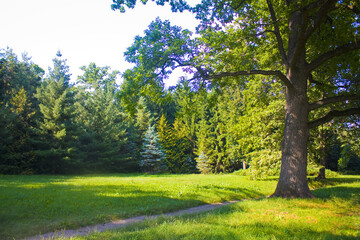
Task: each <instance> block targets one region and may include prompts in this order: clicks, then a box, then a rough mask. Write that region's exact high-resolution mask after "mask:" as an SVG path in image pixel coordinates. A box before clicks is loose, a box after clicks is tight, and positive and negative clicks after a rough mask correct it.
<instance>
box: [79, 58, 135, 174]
mask: <svg viewBox="0 0 360 240" xmlns="http://www.w3.org/2000/svg"><path fill="white" fill-rule="evenodd" d="M81 69H82V70H83V71H84V74H83V75H82V76H79V82H78V83H79V84H78V94H77V99H78V104H77V113H78V114H77V117H76V122H77V125H78V126H79V128H80V129H81V130H82V131H81V132H80V133H79V139H78V147H77V150H78V151H77V159H79V161H80V162H81V163H82V166H83V171H84V170H87V171H92V172H93V171H96V172H104V171H106V172H126V171H134V170H135V165H136V164H135V161H133V160H132V159H130V155H129V152H130V151H129V149H128V148H127V145H128V139H127V136H126V135H127V133H126V123H125V116H124V113H123V110H122V107H121V105H120V104H119V102H118V101H117V99H116V96H115V94H116V87H117V86H116V83H115V79H116V75H117V74H118V72H117V71H113V72H110V68H108V67H97V66H96V64H95V63H90V64H89V66H87V67H86V66H84V67H82V68H81Z"/></svg>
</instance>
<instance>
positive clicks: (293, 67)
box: [272, 11, 313, 198]
mask: <svg viewBox="0 0 360 240" xmlns="http://www.w3.org/2000/svg"><path fill="white" fill-rule="evenodd" d="M304 19H305V18H304V16H303V14H302V13H301V12H300V11H296V12H293V13H292V14H291V16H290V19H289V42H288V55H287V61H288V64H287V76H286V77H287V79H288V80H289V81H290V83H291V85H290V86H289V85H287V87H286V106H285V128H284V140H283V142H282V157H281V171H280V177H279V182H278V185H277V187H276V190H275V193H274V194H273V195H272V197H284V198H312V197H313V195H312V193H311V191H310V189H309V186H308V183H307V179H306V177H307V142H308V138H309V127H308V114H309V103H308V100H307V79H308V74H309V72H307V62H306V51H305V45H303V46H301V41H300V40H301V39H303V37H302V36H303V30H304V28H303V24H304V22H303V21H304Z"/></svg>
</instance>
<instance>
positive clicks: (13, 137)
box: [0, 49, 43, 174]
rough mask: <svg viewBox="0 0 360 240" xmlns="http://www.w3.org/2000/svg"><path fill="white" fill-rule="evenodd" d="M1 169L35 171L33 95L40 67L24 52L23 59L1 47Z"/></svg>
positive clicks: (38, 82) (35, 106)
mask: <svg viewBox="0 0 360 240" xmlns="http://www.w3.org/2000/svg"><path fill="white" fill-rule="evenodd" d="M0 55H1V57H2V58H1V59H0V109H1V110H0V111H1V120H0V121H1V126H2V130H1V131H0V135H1V138H0V165H1V166H2V167H1V170H0V172H3V173H7V174H9V173H10V174H19V173H34V172H37V166H36V161H35V155H34V146H33V145H32V141H33V138H34V132H33V129H34V127H35V126H36V118H37V117H38V103H37V101H36V98H35V97H34V92H35V91H36V88H37V87H38V86H39V85H40V79H41V76H42V74H43V70H42V69H40V68H39V67H38V66H37V65H36V64H34V63H33V62H31V61H30V58H29V57H28V56H27V55H26V54H23V56H22V60H18V58H17V56H16V55H15V54H14V53H13V52H12V50H11V49H7V50H4V51H1V50H0Z"/></svg>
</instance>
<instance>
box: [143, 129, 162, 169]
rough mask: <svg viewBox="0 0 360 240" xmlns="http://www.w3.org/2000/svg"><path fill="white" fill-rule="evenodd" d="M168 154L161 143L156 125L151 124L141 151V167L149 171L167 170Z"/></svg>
mask: <svg viewBox="0 0 360 240" xmlns="http://www.w3.org/2000/svg"><path fill="white" fill-rule="evenodd" d="M165 157H166V154H165V152H164V151H163V150H162V147H161V145H160V140H159V136H158V134H157V133H156V131H155V126H149V128H148V130H147V131H146V133H145V137H144V143H143V147H142V151H141V160H140V163H139V166H140V168H141V169H142V170H143V171H144V172H148V173H160V172H163V171H165V170H166V164H165V161H164V160H165Z"/></svg>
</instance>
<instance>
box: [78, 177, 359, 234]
mask: <svg viewBox="0 0 360 240" xmlns="http://www.w3.org/2000/svg"><path fill="white" fill-rule="evenodd" d="M347 180H348V182H349V183H343V184H340V185H338V186H335V187H333V186H330V187H327V188H323V189H319V190H315V191H314V194H315V196H317V198H316V199H311V200H308V199H290V200H289V199H262V200H250V201H243V202H239V203H236V204H233V205H231V206H226V207H222V208H220V209H217V210H215V211H212V212H210V213H203V214H197V215H188V216H184V217H175V218H163V219H157V220H149V221H145V222H143V223H139V224H135V225H132V226H129V227H126V228H124V229H120V230H117V231H107V232H104V233H96V234H92V235H90V236H87V237H75V238H73V240H84V239H87V240H100V239H145V240H146V239H227V240H228V239H360V182H359V180H360V179H359V178H357V179H354V182H352V183H351V180H350V179H349V178H348V179H347ZM332 181H333V182H334V181H336V180H332Z"/></svg>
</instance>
